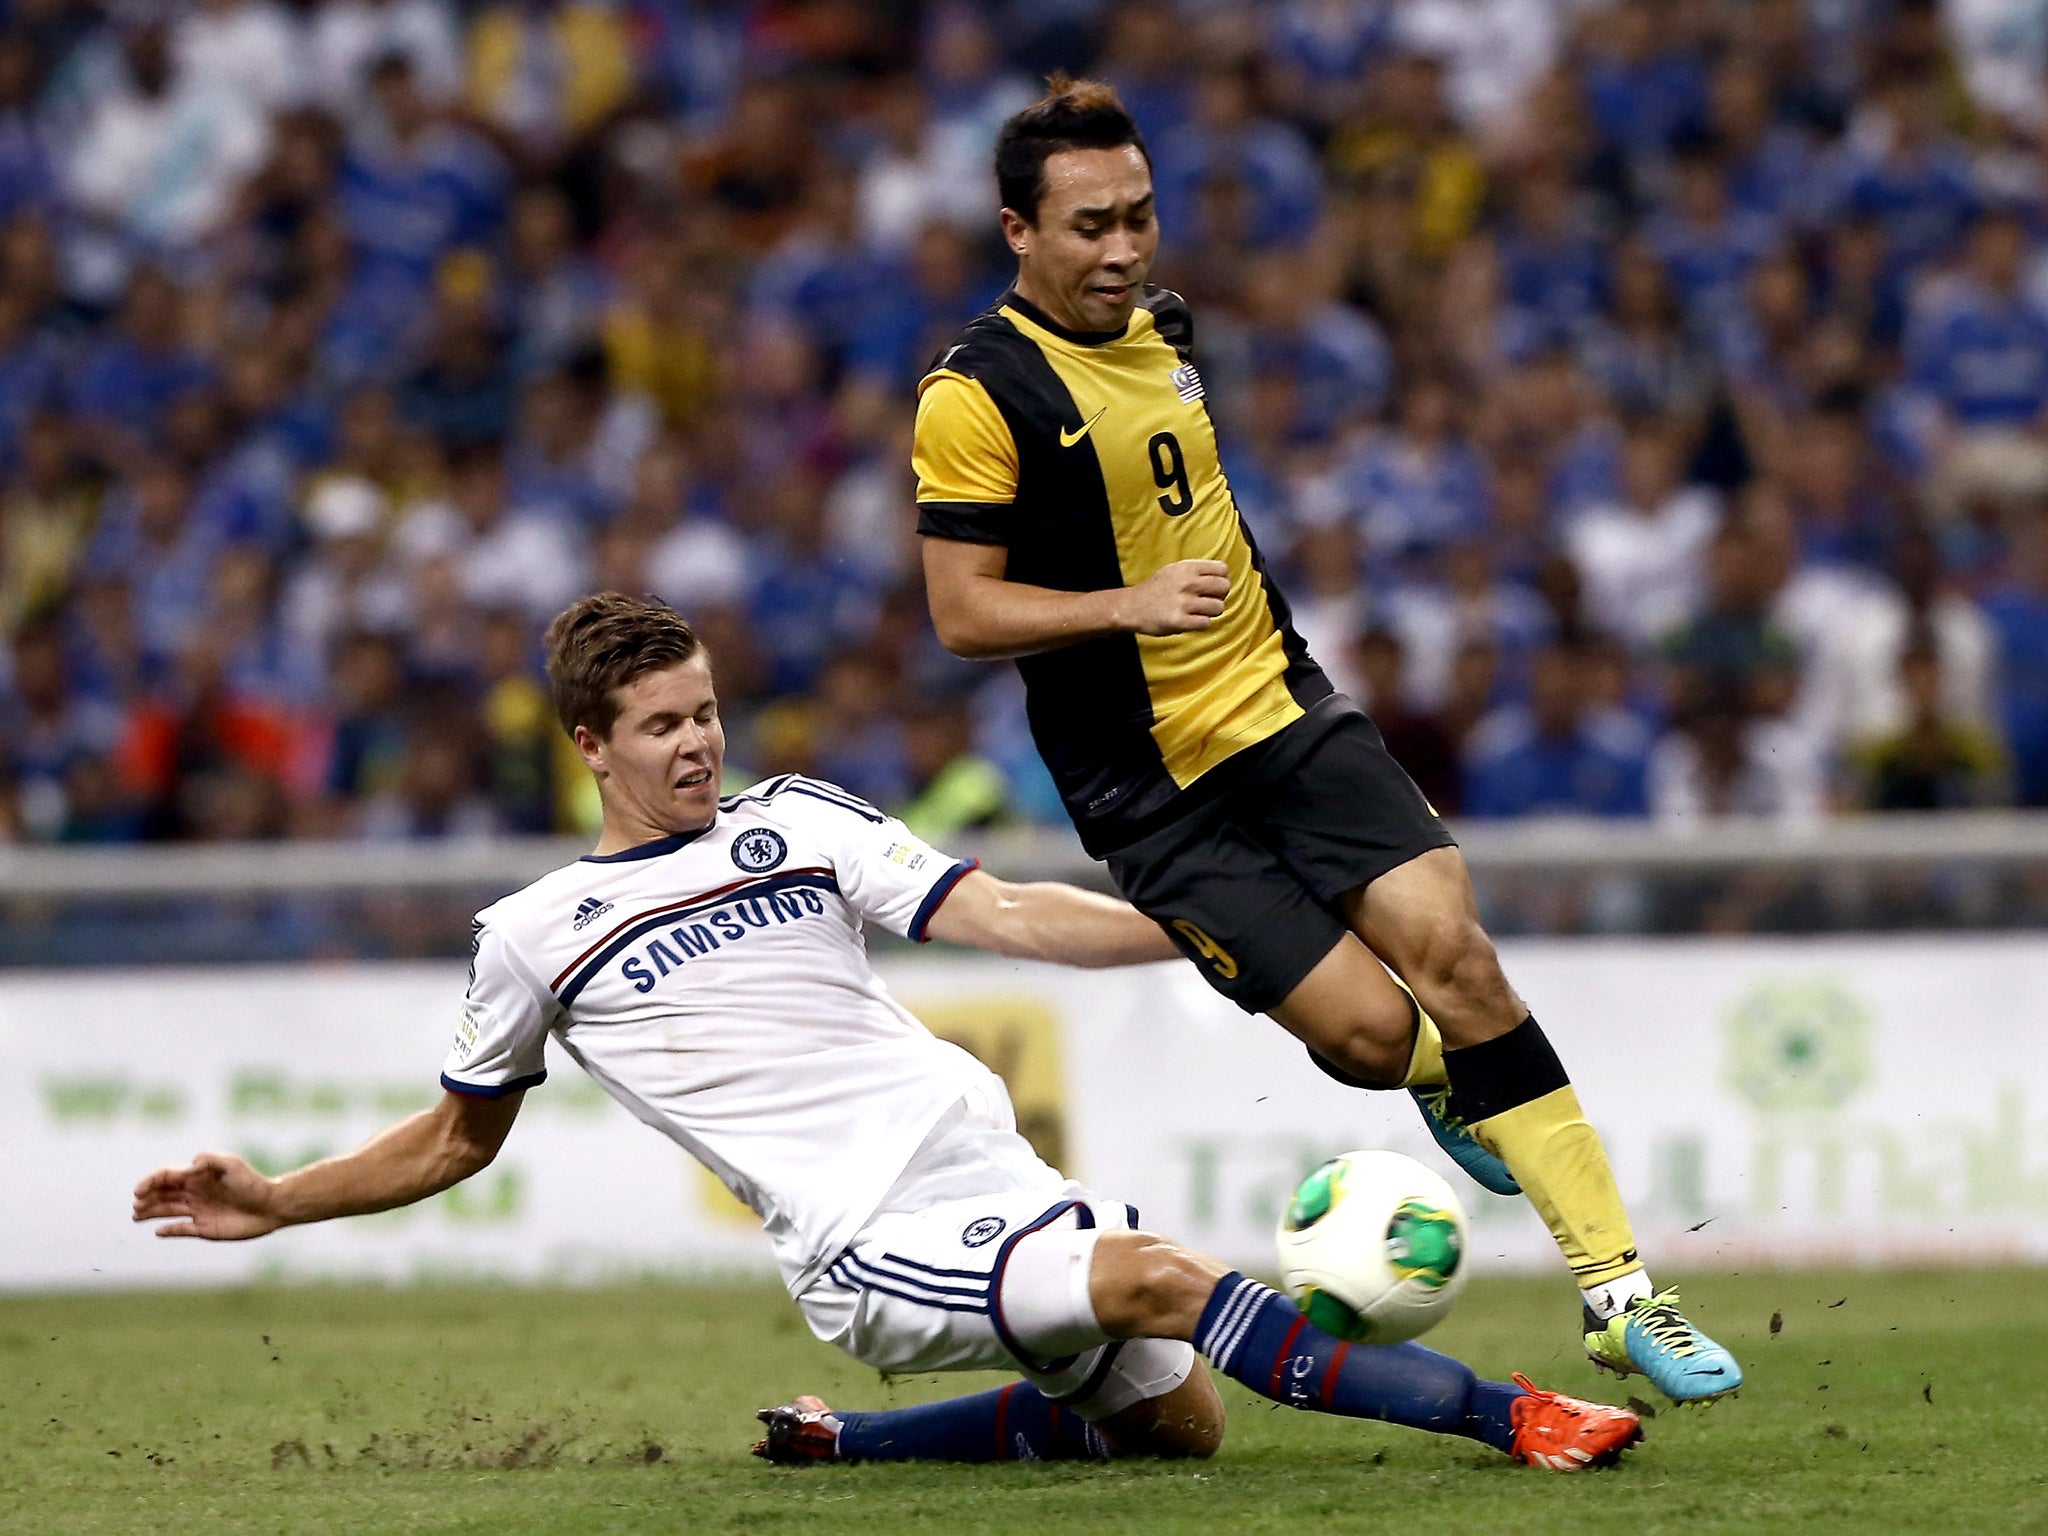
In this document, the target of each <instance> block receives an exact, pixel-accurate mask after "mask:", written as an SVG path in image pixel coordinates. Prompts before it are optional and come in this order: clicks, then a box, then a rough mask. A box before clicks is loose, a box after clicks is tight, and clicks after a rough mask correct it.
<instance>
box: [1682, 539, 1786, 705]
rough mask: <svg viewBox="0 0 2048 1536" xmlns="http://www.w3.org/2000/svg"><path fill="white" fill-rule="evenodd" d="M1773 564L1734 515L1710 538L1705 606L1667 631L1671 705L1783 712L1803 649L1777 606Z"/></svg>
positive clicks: (1703, 603) (1702, 604)
mask: <svg viewBox="0 0 2048 1536" xmlns="http://www.w3.org/2000/svg"><path fill="white" fill-rule="evenodd" d="M1773 595H1774V593H1773V591H1772V587H1771V571H1770V569H1769V567H1768V566H1767V564H1766V563H1765V561H1764V559H1763V558H1762V555H1761V552H1760V551H1759V549H1758V547H1757V542H1756V539H1755V537H1754V536H1753V535H1752V534H1751V533H1750V531H1749V530H1748V529H1747V528H1746V527H1745V526H1743V525H1742V524H1741V523H1739V522H1730V523H1728V524H1726V525H1724V526H1723V527H1721V528H1720V529H1719V530H1717V531H1716V532H1715V534H1714V537H1713V539H1712V541H1711V542H1710V543H1709V544H1708V545H1707V553H1706V592H1705V597H1704V601H1703V602H1702V603H1701V605H1700V611H1699V612H1698V613H1696V614H1694V615H1693V616H1692V617H1691V618H1690V619H1688V620H1686V621H1685V622H1684V623H1683V624H1681V625H1679V626H1678V628H1676V629H1674V630H1672V631H1671V633H1670V634H1668V635H1667V636H1665V638H1664V642H1663V650H1664V658H1665V661H1666V664H1667V665H1668V667H1669V668H1670V674H1671V678H1670V688H1669V706H1670V710H1671V713H1672V715H1673V716H1674V717H1676V718H1678V719H1681V720H1685V719H1690V718H1691V717H1693V716H1694V715H1697V714H1699V713H1701V712H1703V711H1706V710H1708V709H1710V708H1714V707H1716V706H1718V705H1722V704H1726V705H1727V706H1729V707H1732V708H1733V709H1734V710H1735V711H1736V712H1738V713H1748V712H1762V713H1765V714H1770V715H1781V714H1783V713H1785V711H1786V710H1787V709H1789V708H1790V707H1791V703H1792V699H1793V695H1794V693H1795V692H1796V691H1797V688H1798V676H1799V653H1798V649H1797V647H1796V646H1795V645H1794V644H1793V641H1792V638H1791V636H1789V635H1787V634H1786V633H1785V632H1784V631H1783V630H1781V629H1779V628H1778V626H1777V624H1776V623H1775V622H1774V621H1773V619H1772V616H1771V610H1770V602H1771V598H1772V596H1773Z"/></svg>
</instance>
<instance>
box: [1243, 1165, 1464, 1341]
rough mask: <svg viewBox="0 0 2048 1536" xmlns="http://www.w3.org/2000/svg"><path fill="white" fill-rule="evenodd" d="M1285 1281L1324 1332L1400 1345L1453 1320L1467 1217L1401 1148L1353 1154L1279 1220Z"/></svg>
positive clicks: (1310, 1181) (1320, 1172) (1318, 1176)
mask: <svg viewBox="0 0 2048 1536" xmlns="http://www.w3.org/2000/svg"><path fill="white" fill-rule="evenodd" d="M1279 1244H1280V1277H1281V1282H1282V1283H1283V1284H1284V1285H1285V1286H1286V1288H1287V1293H1288V1295H1290V1296H1292V1297H1293V1298H1294V1299H1295V1301H1296V1302H1297V1303H1298V1304H1299V1305H1300V1307H1301V1309H1302V1311H1303V1312H1304V1313H1306V1314H1307V1316H1308V1320H1309V1321H1310V1322H1312V1323H1314V1324H1315V1325H1316V1326H1317V1327H1318V1328H1321V1329H1323V1330H1324V1331H1325V1332H1328V1333H1333V1334H1335V1335H1336V1336H1337V1337H1339V1338H1341V1339H1349V1340H1351V1341H1352V1342H1353V1343H1358V1344H1398V1343H1400V1342H1401V1341H1402V1340H1404V1339H1413V1338H1417V1337H1419V1336H1421V1335H1422V1334H1424V1333H1427V1332H1428V1331H1429V1330H1430V1329H1431V1328H1433V1327H1435V1326H1436V1325H1437V1324H1438V1323H1440V1322H1442V1321H1443V1320H1444V1318H1445V1317H1446V1316H1447V1315H1449V1313H1450V1310H1451V1304H1452V1303H1453V1302H1454V1301H1456V1300H1457V1296H1458V1292H1459V1291H1460V1290H1462V1289H1463V1288H1464V1285H1465V1275H1466V1266H1465V1249H1466V1241H1465V1211H1464V1208H1463V1207H1462V1206H1461V1205H1459V1203H1458V1197H1457V1196H1456V1195H1455V1194H1453V1193H1452V1192H1451V1186H1450V1185H1448V1184H1446V1183H1445V1182H1444V1181H1443V1179H1441V1178H1440V1177H1438V1176H1437V1175H1436V1174H1434V1173H1432V1172H1431V1171H1430V1170H1429V1169H1427V1168H1425V1167H1423V1166H1422V1164H1420V1163H1418V1162H1416V1161H1415V1159H1414V1158H1412V1157H1403V1156H1402V1155H1401V1154H1400V1153H1398V1152H1347V1153H1345V1154H1344V1155H1343V1156H1342V1157H1337V1158H1332V1159H1331V1160H1330V1161H1329V1162H1327V1163H1324V1164H1323V1165H1322V1167H1320V1168H1318V1169H1316V1171H1315V1172H1314V1173H1311V1174H1310V1175H1309V1176H1308V1177H1307V1178H1305V1179H1303V1180H1302V1181H1301V1183H1300V1184H1299V1185H1298V1186H1297V1187H1296V1188H1295V1191H1294V1198H1293V1199H1291V1200H1289V1201H1288V1202H1287V1210H1286V1212H1285V1213H1284V1214H1283V1215H1282V1216H1281V1218H1280V1232H1279Z"/></svg>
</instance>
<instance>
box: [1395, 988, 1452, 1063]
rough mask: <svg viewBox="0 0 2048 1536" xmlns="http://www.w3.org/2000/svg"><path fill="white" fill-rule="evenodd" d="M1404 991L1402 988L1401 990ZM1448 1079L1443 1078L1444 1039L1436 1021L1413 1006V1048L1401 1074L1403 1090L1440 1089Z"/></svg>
mask: <svg viewBox="0 0 2048 1536" xmlns="http://www.w3.org/2000/svg"><path fill="white" fill-rule="evenodd" d="M1402 990H1403V991H1406V990H1407V989H1406V988H1405V987H1404V988H1403V989H1402ZM1448 1081H1449V1079H1448V1078H1446V1077H1445V1076H1444V1037H1443V1035H1442V1034H1441V1033H1439V1031H1438V1030H1437V1027H1436V1020H1435V1019H1432V1018H1431V1017H1430V1016H1429V1015H1428V1014H1426V1013H1424V1012H1423V1011H1422V1005H1421V1004H1420V1003H1417V1004H1416V1005H1415V1048H1414V1049H1413V1050H1412V1051H1410V1052H1409V1053H1408V1070H1407V1071H1406V1072H1405V1073H1403V1074H1402V1077H1401V1086H1402V1087H1403V1088H1441V1087H1443V1085H1444V1084H1445V1083H1446V1082H1448Z"/></svg>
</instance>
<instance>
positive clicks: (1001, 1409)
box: [836, 1381, 1109, 1461]
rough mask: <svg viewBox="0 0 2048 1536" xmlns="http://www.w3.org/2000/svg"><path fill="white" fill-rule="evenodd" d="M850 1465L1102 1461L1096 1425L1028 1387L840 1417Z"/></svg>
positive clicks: (843, 1452) (1105, 1450) (1104, 1449)
mask: <svg viewBox="0 0 2048 1536" xmlns="http://www.w3.org/2000/svg"><path fill="white" fill-rule="evenodd" d="M836 1416H837V1418H838V1419H839V1423H840V1426H841V1427H840V1430H839V1457H840V1460H842V1461H1094V1460H1099V1459H1101V1458H1102V1457H1105V1456H1107V1455H1108V1454H1109V1447H1108V1446H1106V1445H1105V1444H1104V1443H1103V1440H1102V1436H1101V1434H1100V1433H1098V1432H1097V1430H1096V1428H1095V1426H1094V1425H1092V1424H1090V1423H1089V1422H1088V1421H1087V1420H1086V1419H1083V1418H1081V1417H1079V1416H1078V1415H1077V1414H1075V1413H1074V1412H1073V1410H1072V1409H1069V1408H1062V1407H1061V1406H1060V1405H1059V1404H1058V1403H1056V1402H1054V1401H1053V1400H1052V1399H1051V1398H1049V1397H1047V1396H1046V1395H1045V1394H1044V1393H1043V1392H1040V1391H1039V1390H1038V1388H1036V1387H1034V1386H1032V1385H1030V1384H1029V1383H1028V1382H1022V1381H1017V1382H1012V1383H1011V1384H1010V1385H1009V1386H1007V1387H998V1388H997V1389H996V1390H995V1391H993V1392H977V1393H975V1394H974V1395H973V1396H972V1397H949V1398H947V1399H946V1400H945V1401H944V1402H940V1403H922V1404H920V1405H918V1406H917V1407H915V1408H885V1409H879V1410H877V1411H875V1412H872V1413H838V1414H837V1415H836Z"/></svg>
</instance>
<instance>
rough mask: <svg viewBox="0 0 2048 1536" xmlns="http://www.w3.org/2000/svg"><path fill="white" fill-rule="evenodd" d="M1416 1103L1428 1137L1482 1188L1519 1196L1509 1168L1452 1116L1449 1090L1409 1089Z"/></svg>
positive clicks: (1517, 1187) (1516, 1184) (1462, 1123)
mask: <svg viewBox="0 0 2048 1536" xmlns="http://www.w3.org/2000/svg"><path fill="white" fill-rule="evenodd" d="M1408 1091H1409V1093H1411V1094H1412V1095H1414V1098H1415V1103H1416V1106H1417V1107H1418V1108H1420V1109H1421V1111H1422V1123H1423V1124H1424V1125H1426V1126H1428V1127H1429V1134H1430V1135H1432V1136H1434V1137H1435V1138H1436V1144H1437V1145H1438V1146H1440V1147H1442V1148H1443V1149H1444V1153H1445V1155H1446V1156H1448V1157H1449V1158H1450V1159H1451V1161H1452V1162H1454V1163H1456V1164H1457V1165H1458V1166H1459V1167H1460V1168H1462V1169H1464V1170H1465V1172H1466V1173H1468V1174H1470V1175H1471V1177H1472V1180H1473V1182H1474V1183H1476V1184H1477V1185H1478V1186H1479V1187H1480V1188H1481V1189H1486V1190H1491V1191H1492V1192H1493V1193H1494V1194H1496V1195H1519V1194H1520V1193H1521V1192H1522V1186H1521V1185H1520V1184H1519V1183H1517V1182H1516V1181H1515V1176H1514V1175H1513V1174H1512V1173H1510V1172H1508V1165H1507V1164H1506V1163H1504V1162H1502V1161H1501V1160H1500V1159H1499V1158H1497V1157H1495V1156H1494V1155H1493V1154H1492V1153H1491V1152H1489V1151H1487V1150H1486V1148H1484V1147H1482V1146H1481V1145H1480V1144H1479V1139H1478V1138H1477V1137H1476V1136H1474V1135H1473V1134H1472V1133H1471V1131H1469V1130H1467V1129H1466V1128H1465V1122H1464V1121H1462V1120H1460V1119H1459V1118H1458V1117H1457V1116H1456V1115H1454V1114H1452V1113H1451V1090H1450V1089H1448V1088H1411V1089H1409V1090H1408Z"/></svg>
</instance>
